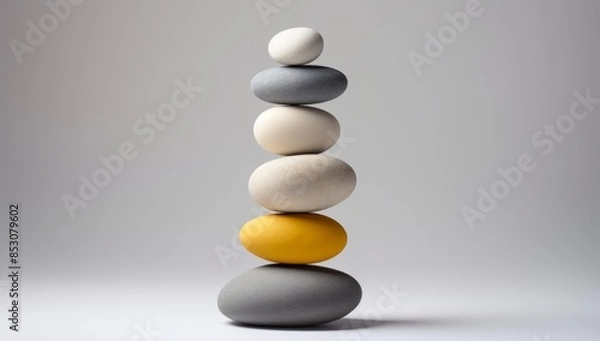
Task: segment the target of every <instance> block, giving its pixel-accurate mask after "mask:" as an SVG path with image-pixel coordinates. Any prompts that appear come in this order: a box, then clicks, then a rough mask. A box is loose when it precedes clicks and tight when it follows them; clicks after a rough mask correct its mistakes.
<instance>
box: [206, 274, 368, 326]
mask: <svg viewBox="0 0 600 341" xmlns="http://www.w3.org/2000/svg"><path fill="white" fill-rule="evenodd" d="M361 297H362V289H361V287H360V284H358V282H357V281H356V280H355V279H354V278H353V277H351V276H350V275H347V274H345V273H343V272H341V271H338V270H334V269H329V268H325V267H320V266H311V265H284V264H269V265H265V266H261V267H258V268H255V269H252V270H250V271H248V272H246V273H244V274H242V275H240V276H238V277H236V278H234V279H233V280H232V281H231V282H229V283H228V284H227V285H226V286H225V287H224V288H223V289H222V290H221V292H220V294H219V297H218V300H217V304H218V307H219V310H220V311H221V312H222V313H223V314H224V315H225V316H227V317H228V318H230V319H232V320H233V321H236V322H238V323H244V324H251V325H262V326H279V327H300V326H311V325H317V324H322V323H327V322H331V321H335V320H337V319H340V318H342V317H344V316H345V315H347V314H348V313H350V312H351V311H352V310H354V308H356V307H357V306H358V304H359V302H360V299H361Z"/></svg>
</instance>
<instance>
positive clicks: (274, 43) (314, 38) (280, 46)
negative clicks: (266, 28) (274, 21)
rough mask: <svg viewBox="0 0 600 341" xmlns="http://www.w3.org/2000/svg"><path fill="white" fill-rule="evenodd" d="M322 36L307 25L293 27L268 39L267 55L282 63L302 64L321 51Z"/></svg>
mask: <svg viewBox="0 0 600 341" xmlns="http://www.w3.org/2000/svg"><path fill="white" fill-rule="evenodd" d="M323 46H324V42H323V37H322V36H321V34H319V32H317V31H315V30H313V29H312V28H308V27H295V28H290V29H287V30H284V31H281V32H279V33H277V34H276V35H274V36H273V38H271V41H269V55H270V56H271V58H273V59H274V60H275V61H276V62H278V63H281V64H284V65H302V64H306V63H310V62H312V61H313V60H315V59H317V57H319V56H320V55H321V52H323Z"/></svg>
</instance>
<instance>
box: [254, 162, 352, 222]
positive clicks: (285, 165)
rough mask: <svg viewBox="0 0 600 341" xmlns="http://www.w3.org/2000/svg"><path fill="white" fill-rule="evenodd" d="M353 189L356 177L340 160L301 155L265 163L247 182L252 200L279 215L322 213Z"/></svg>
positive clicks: (350, 168)
mask: <svg viewBox="0 0 600 341" xmlns="http://www.w3.org/2000/svg"><path fill="white" fill-rule="evenodd" d="M354 187H356V174H355V173H354V170H353V169H352V167H350V165H348V164H347V163H345V162H344V161H342V160H339V159H336V158H334V157H331V156H326V155H323V154H317V155H314V154H302V155H293V156H286V157H282V158H278V159H275V160H271V161H268V162H266V163H264V164H262V165H260V166H258V168H256V169H255V170H254V172H253V173H252V175H250V180H249V181H248V190H249V192H250V195H251V196H252V198H253V199H254V200H255V201H256V202H257V203H258V204H260V205H261V206H263V207H265V208H268V209H270V210H273V211H279V212H292V213H293V212H311V211H318V210H324V209H326V208H329V207H331V206H334V205H336V204H339V203H340V202H342V201H344V200H345V199H346V198H347V197H349V196H350V194H352V191H354Z"/></svg>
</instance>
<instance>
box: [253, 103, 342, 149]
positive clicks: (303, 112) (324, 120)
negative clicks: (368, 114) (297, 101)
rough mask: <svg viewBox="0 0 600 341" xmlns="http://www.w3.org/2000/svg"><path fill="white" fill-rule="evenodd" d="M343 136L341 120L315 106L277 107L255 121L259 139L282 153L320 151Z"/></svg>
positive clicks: (266, 145) (268, 147) (266, 147)
mask: <svg viewBox="0 0 600 341" xmlns="http://www.w3.org/2000/svg"><path fill="white" fill-rule="evenodd" d="M339 137H340V124H339V122H338V120H337V119H336V118H335V117H334V116H333V115H332V114H330V113H328V112H327V111H325V110H321V109H318V108H314V107H307V106H280V107H273V108H270V109H267V110H265V111H264V112H263V113H262V114H260V115H259V116H258V117H257V118H256V121H254V138H255V139H256V142H258V144H259V145H260V146H261V147H263V148H264V149H265V150H267V151H268V152H271V153H274V154H279V155H294V154H318V153H321V152H324V151H326V150H327V149H329V148H331V147H332V146H333V145H334V144H335V142H336V141H337V140H338V138H339Z"/></svg>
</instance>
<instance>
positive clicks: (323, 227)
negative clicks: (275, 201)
mask: <svg viewBox="0 0 600 341" xmlns="http://www.w3.org/2000/svg"><path fill="white" fill-rule="evenodd" d="M347 240H348V237H347V235H346V231H345V230H344V228H343V227H342V225H340V224H339V223H338V222H337V221H335V220H333V219H331V218H329V217H326V216H324V215H320V214H313V213H288V214H268V215H264V216H261V217H258V218H255V219H252V220H250V221H249V222H247V223H246V224H245V225H244V226H243V227H242V229H241V230H240V241H241V242H242V244H243V245H244V247H245V248H246V249H247V250H248V251H250V252H252V253H253V254H254V255H256V256H258V257H260V258H263V259H266V260H268V261H271V262H276V263H287V264H308V263H318V262H322V261H324V260H327V259H329V258H332V257H334V256H335V255H337V254H338V253H340V252H341V251H342V250H343V249H344V247H345V246H346V242H347Z"/></svg>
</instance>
